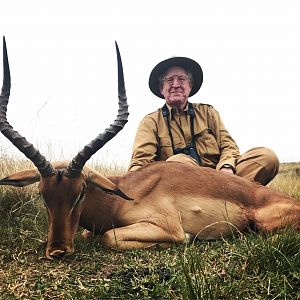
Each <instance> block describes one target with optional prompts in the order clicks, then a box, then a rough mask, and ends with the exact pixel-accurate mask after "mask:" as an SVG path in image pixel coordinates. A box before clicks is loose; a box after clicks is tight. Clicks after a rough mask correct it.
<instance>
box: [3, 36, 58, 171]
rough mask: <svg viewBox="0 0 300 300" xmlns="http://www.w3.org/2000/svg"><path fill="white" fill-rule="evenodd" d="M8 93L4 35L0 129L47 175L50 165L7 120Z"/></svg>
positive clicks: (7, 65) (7, 64) (8, 83)
mask: <svg viewBox="0 0 300 300" xmlns="http://www.w3.org/2000/svg"><path fill="white" fill-rule="evenodd" d="M9 95H10V71H9V63H8V56H7V48H6V41H5V37H3V85H2V90H1V95H0V131H1V133H2V134H3V135H4V136H5V137H6V138H7V139H9V140H10V141H11V142H12V144H13V145H14V146H16V147H17V148H18V149H19V150H20V151H21V152H22V153H24V154H25V156H26V157H27V158H28V159H30V160H31V161H32V162H33V163H34V165H35V166H36V167H37V169H38V170H39V172H40V174H41V176H42V177H48V176H51V175H53V174H54V173H55V171H54V168H53V167H52V165H51V164H50V163H49V162H48V161H47V160H46V159H45V157H44V156H43V155H42V154H41V153H40V152H39V151H38V150H37V149H36V148H35V147H34V146H33V145H32V144H30V143H29V142H28V141H27V140H26V139H25V138H24V137H23V136H21V135H20V134H19V133H18V132H17V131H15V130H14V129H13V128H12V126H11V125H10V124H9V123H8V122H7V119H6V111H7V104H8V99H9Z"/></svg>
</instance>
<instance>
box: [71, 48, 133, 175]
mask: <svg viewBox="0 0 300 300" xmlns="http://www.w3.org/2000/svg"><path fill="white" fill-rule="evenodd" d="M116 51H117V61H118V97H119V110H118V116H117V119H116V120H115V121H114V123H113V124H112V125H110V127H109V128H107V129H105V131H104V132H103V133H101V134H99V135H98V136H97V137H96V138H95V139H94V140H92V141H91V142H90V143H89V144H88V145H86V146H85V147H84V148H83V149H82V150H81V151H80V152H78V154H77V155H76V156H75V157H74V158H73V160H72V161H71V162H70V164H69V166H68V167H67V172H66V176H68V177H77V176H79V174H80V172H81V171H82V169H83V167H84V165H85V163H86V162H87V161H88V160H89V159H90V158H91V156H92V155H93V154H95V153H96V152H97V151H98V150H99V149H100V148H102V147H103V146H104V145H105V144H106V143H107V142H108V141H109V140H111V139H112V138H113V137H114V136H115V135H116V134H117V133H118V132H119V131H120V130H121V129H123V127H124V126H125V124H126V123H127V119H128V115H129V113H128V104H127V97H126V91H125V83H124V74H123V66H122V60H121V56H120V52H119V47H118V44H117V42H116Z"/></svg>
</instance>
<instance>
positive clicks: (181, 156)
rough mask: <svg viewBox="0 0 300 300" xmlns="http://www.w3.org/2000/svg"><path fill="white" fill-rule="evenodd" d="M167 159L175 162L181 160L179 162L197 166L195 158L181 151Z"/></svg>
mask: <svg viewBox="0 0 300 300" xmlns="http://www.w3.org/2000/svg"><path fill="white" fill-rule="evenodd" d="M167 161H176V162H181V163H184V164H188V165H194V166H198V163H197V162H196V160H194V159H193V158H192V157H190V156H188V155H185V154H182V153H180V154H175V155H172V156H170V157H169V158H168V159H167Z"/></svg>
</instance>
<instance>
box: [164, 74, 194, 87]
mask: <svg viewBox="0 0 300 300" xmlns="http://www.w3.org/2000/svg"><path fill="white" fill-rule="evenodd" d="M175 79H177V82H178V83H179V84H180V85H181V84H184V83H185V82H187V81H188V80H189V79H190V77H189V76H188V75H173V76H165V77H164V78H163V82H166V83H167V84H169V85H172V84H173V83H174V81H175Z"/></svg>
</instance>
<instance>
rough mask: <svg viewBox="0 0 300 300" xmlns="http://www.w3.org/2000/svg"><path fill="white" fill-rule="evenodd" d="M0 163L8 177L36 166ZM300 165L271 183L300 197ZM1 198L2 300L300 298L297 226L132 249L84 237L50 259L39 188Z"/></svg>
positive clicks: (9, 191) (6, 192)
mask: <svg viewBox="0 0 300 300" xmlns="http://www.w3.org/2000/svg"><path fill="white" fill-rule="evenodd" d="M0 159H1V170H0V177H4V176H5V175H6V174H8V173H10V172H12V171H16V170H20V169H24V168H27V167H28V166H29V164H28V163H27V162H22V161H13V160H12V159H10V158H9V157H4V158H3V157H2V158H0ZM299 166H300V164H282V165H281V169H280V174H279V175H278V176H277V178H276V179H275V180H274V181H273V182H272V184H271V186H272V187H273V188H275V189H279V190H282V191H285V192H287V193H289V194H291V195H292V196H294V197H296V198H299V199H300V180H299V177H298V175H297V172H296V170H297V168H299ZM100 169H101V168H100ZM101 172H102V173H104V174H110V173H122V172H124V170H118V169H117V168H115V167H113V168H112V169H109V168H108V169H105V170H103V169H101ZM0 201H1V202H0V299H64V300H67V299H300V292H299V291H300V251H299V249H300V236H299V235H298V234H297V233H295V232H294V231H293V230H291V229H289V228H286V229H285V230H284V231H283V232H281V233H278V234H264V235H257V234H254V233H249V234H246V235H240V236H235V237H232V238H231V239H226V240H218V241H209V242H197V243H195V244H191V245H174V246H173V247H171V248H170V249H156V250H149V251H148V250H134V251H126V252H119V251H112V250H107V249H104V248H103V247H102V246H101V245H100V244H99V243H98V242H97V241H92V242H88V243H87V242H84V241H83V240H82V239H81V238H80V232H79V233H78V234H77V236H76V239H75V253H74V254H73V255H72V256H70V257H66V258H64V259H62V260H54V261H48V260H46V259H45V257H44V251H45V244H44V241H45V239H46V231H47V217H46V212H45V210H44V207H43V205H42V203H41V201H40V199H39V196H38V193H37V186H36V185H32V186H29V187H26V188H13V187H7V186H1V187H0Z"/></svg>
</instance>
